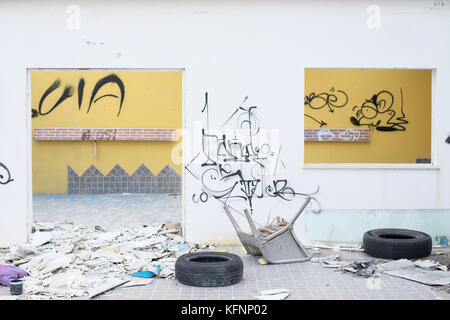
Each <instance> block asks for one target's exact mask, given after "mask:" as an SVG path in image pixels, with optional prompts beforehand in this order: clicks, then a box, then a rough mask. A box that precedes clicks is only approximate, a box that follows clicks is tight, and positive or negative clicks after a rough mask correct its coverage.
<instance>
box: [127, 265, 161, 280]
mask: <svg viewBox="0 0 450 320" xmlns="http://www.w3.org/2000/svg"><path fill="white" fill-rule="evenodd" d="M160 273H161V266H160V265H153V268H152V270H151V271H150V270H146V271H140V272H135V273H133V274H132V275H131V276H133V277H137V278H153V277H156V276H157V275H159V274H160Z"/></svg>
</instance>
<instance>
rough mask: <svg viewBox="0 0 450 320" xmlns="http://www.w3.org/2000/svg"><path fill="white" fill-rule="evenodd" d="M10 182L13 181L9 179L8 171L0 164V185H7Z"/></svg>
mask: <svg viewBox="0 0 450 320" xmlns="http://www.w3.org/2000/svg"><path fill="white" fill-rule="evenodd" d="M12 181H14V179H11V173H10V172H9V169H8V168H7V167H6V166H5V165H4V164H3V163H1V162H0V184H8V183H10V182H12Z"/></svg>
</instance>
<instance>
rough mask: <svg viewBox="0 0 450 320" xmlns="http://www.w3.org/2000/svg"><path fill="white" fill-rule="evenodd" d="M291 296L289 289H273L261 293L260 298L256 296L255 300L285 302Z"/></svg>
mask: <svg viewBox="0 0 450 320" xmlns="http://www.w3.org/2000/svg"><path fill="white" fill-rule="evenodd" d="M289 294H290V291H289V290H288V289H272V290H265V291H261V292H260V293H259V296H255V297H254V298H255V299H257V300H284V299H286V298H287V297H288V296H289Z"/></svg>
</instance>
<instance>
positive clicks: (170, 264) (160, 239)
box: [0, 222, 211, 299]
mask: <svg viewBox="0 0 450 320" xmlns="http://www.w3.org/2000/svg"><path fill="white" fill-rule="evenodd" d="M33 231H34V232H33V233H32V239H31V242H30V243H26V244H23V245H19V246H13V247H10V248H3V249H0V264H7V265H10V266H15V267H19V268H20V269H23V270H25V271H26V272H27V273H28V274H29V276H27V277H25V278H24V293H25V294H27V296H28V298H29V299H43V298H47V299H48V298H51V299H58V298H59V299H67V298H72V297H85V296H88V297H89V298H93V297H95V296H96V295H98V294H101V293H102V292H105V291H107V290H110V289H112V288H115V287H117V286H134V285H145V284H148V283H149V282H150V281H151V280H152V279H149V278H152V277H153V276H156V277H161V278H168V279H174V278H175V261H176V259H177V257H179V256H180V255H182V254H186V253H189V252H192V251H195V250H198V249H204V248H207V247H206V246H202V247H200V246H198V245H195V244H189V243H186V242H185V241H184V239H183V237H182V236H181V235H180V234H181V232H180V227H179V223H172V222H168V223H165V224H151V225H146V226H141V227H137V228H131V227H130V228H123V229H121V230H107V229H105V228H103V227H101V226H76V225H74V224H72V223H64V224H59V225H54V224H49V223H45V224H44V223H38V224H35V225H34V227H33ZM210 248H211V247H210ZM143 274H144V275H145V276H142V275H143ZM133 275H134V276H133Z"/></svg>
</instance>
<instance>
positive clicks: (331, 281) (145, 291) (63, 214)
mask: <svg viewBox="0 0 450 320" xmlns="http://www.w3.org/2000/svg"><path fill="white" fill-rule="evenodd" d="M33 209H34V217H35V220H36V221H38V222H54V223H58V222H60V223H61V222H64V221H71V222H74V223H76V224H85V225H89V224H101V225H102V226H105V227H109V228H114V227H121V226H122V227H123V226H124V225H128V224H130V223H132V224H146V223H151V222H164V221H166V220H172V221H179V220H180V218H181V196H171V195H101V196H94V195H82V196H80V195H76V196H72V195H35V196H34V197H33ZM219 249H220V248H219ZM225 249H227V250H228V251H229V252H231V253H235V254H237V255H239V256H240V257H241V258H242V260H243V262H244V277H243V280H242V281H241V282H240V283H238V284H235V285H232V286H226V287H218V288H198V287H190V286H186V285H183V284H180V283H179V282H178V281H177V280H168V279H161V278H153V281H152V283H150V284H148V285H146V286H140V287H131V288H120V287H119V288H116V289H114V290H111V291H109V292H106V293H104V294H102V295H100V296H98V297H97V298H95V299H98V300H135V299H139V300H144V299H145V300H147V299H148V300H169V299H171V300H191V299H194V300H235V299H237V300H248V299H254V296H255V295H258V292H260V291H262V290H268V289H279V288H284V289H289V290H290V295H289V297H288V298H287V299H288V300H328V299H333V300H411V299H414V300H450V294H447V293H445V292H443V291H440V290H436V288H433V287H430V286H427V285H423V284H420V283H416V282H413V281H409V280H405V279H401V278H396V277H392V276H388V275H384V274H379V275H377V276H376V277H371V278H368V279H366V278H363V277H360V276H355V275H354V274H351V273H348V272H343V271H339V270H336V269H331V268H324V267H323V266H321V265H320V264H314V263H312V262H303V263H293V264H281V265H261V264H259V263H258V258H257V257H254V256H250V255H247V254H246V253H245V252H244V251H243V250H242V247H241V246H233V247H225ZM335 253H336V252H329V251H325V252H324V251H320V252H318V253H315V254H320V255H322V256H323V255H327V254H335ZM337 253H339V254H340V255H341V257H342V259H343V260H346V261H353V260H358V259H371V257H369V256H367V255H366V254H364V253H362V252H344V251H339V252H337ZM8 295H9V288H7V287H2V286H0V296H8ZM25 298H26V297H24V296H21V297H20V299H25Z"/></svg>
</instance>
